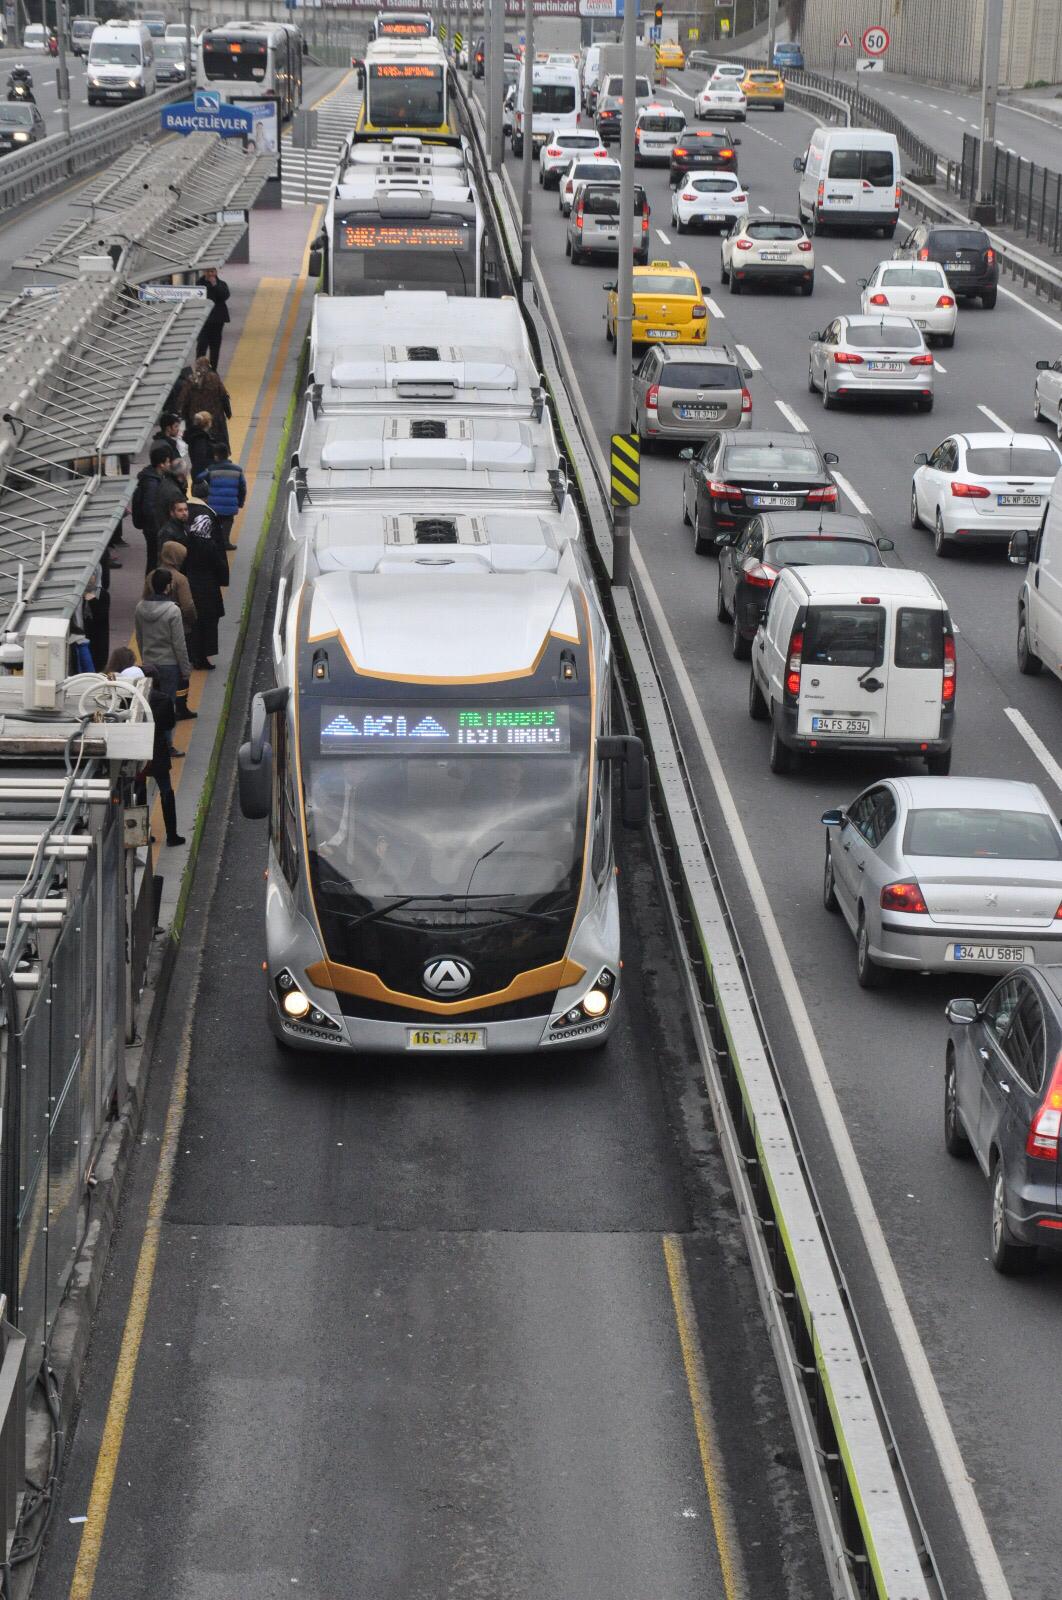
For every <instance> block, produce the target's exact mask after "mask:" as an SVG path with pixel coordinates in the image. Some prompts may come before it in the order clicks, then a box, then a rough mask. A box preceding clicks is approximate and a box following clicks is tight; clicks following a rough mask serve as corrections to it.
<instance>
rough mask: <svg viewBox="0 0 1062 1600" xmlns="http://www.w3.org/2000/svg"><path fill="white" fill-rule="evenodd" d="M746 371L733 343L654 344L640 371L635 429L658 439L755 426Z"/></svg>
mask: <svg viewBox="0 0 1062 1600" xmlns="http://www.w3.org/2000/svg"><path fill="white" fill-rule="evenodd" d="M745 377H746V374H745V373H744V372H743V371H742V368H741V366H740V364H739V362H738V358H737V356H736V355H735V354H734V352H733V350H731V349H730V347H729V345H725V344H720V345H703V346H701V347H700V348H698V347H697V346H695V345H688V344H683V345H661V344H654V345H650V347H649V349H648V350H647V351H646V352H645V355H644V356H643V357H642V360H641V363H640V365H639V367H638V369H637V371H636V372H635V374H634V416H633V418H632V419H631V432H632V433H636V434H637V435H638V437H639V438H640V439H641V441H642V444H643V446H644V448H645V449H646V450H649V449H651V448H652V443H653V440H654V439H686V440H689V439H707V438H708V436H709V434H712V433H718V432H720V430H723V429H730V428H748V427H751V426H752V396H751V395H750V394H749V391H748V389H747V387H746V385H745Z"/></svg>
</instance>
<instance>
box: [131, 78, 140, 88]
mask: <svg viewBox="0 0 1062 1600" xmlns="http://www.w3.org/2000/svg"><path fill="white" fill-rule="evenodd" d="M129 87H130V89H139V88H140V79H139V78H130V79H129Z"/></svg>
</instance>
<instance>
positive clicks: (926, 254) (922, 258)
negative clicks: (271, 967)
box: [918, 245, 929, 261]
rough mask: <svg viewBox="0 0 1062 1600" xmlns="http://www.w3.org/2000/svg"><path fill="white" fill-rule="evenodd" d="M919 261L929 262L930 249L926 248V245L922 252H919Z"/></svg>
mask: <svg viewBox="0 0 1062 1600" xmlns="http://www.w3.org/2000/svg"><path fill="white" fill-rule="evenodd" d="M918 259H919V261H928V260H929V251H928V249H927V248H926V246H925V245H923V246H922V248H921V250H919V252H918Z"/></svg>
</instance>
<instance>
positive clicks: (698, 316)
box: [693, 306, 708, 322]
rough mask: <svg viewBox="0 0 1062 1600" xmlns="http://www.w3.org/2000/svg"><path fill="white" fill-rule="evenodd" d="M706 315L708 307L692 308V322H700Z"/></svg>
mask: <svg viewBox="0 0 1062 1600" xmlns="http://www.w3.org/2000/svg"><path fill="white" fill-rule="evenodd" d="M707 315H708V307H707V306H694V308H693V320H694V322H700V321H701V320H702V319H703V318H704V317H706V316H707Z"/></svg>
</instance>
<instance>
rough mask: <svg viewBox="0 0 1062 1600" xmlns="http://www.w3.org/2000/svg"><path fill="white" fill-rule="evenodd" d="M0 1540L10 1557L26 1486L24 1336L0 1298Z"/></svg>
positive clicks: (5, 1300)
mask: <svg viewBox="0 0 1062 1600" xmlns="http://www.w3.org/2000/svg"><path fill="white" fill-rule="evenodd" d="M0 1419H2V1421H0V1518H2V1519H3V1525H2V1527H0V1538H2V1539H3V1541H4V1542H3V1561H4V1562H6V1561H7V1560H8V1559H9V1558H10V1555H11V1546H12V1545H13V1543H14V1540H15V1529H16V1527H17V1525H18V1515H19V1508H20V1506H21V1502H22V1496H23V1493H24V1491H25V1484H26V1336H25V1334H23V1333H20V1332H19V1330H18V1329H17V1328H13V1327H12V1326H11V1324H10V1322H8V1320H7V1298H6V1296H4V1295H0Z"/></svg>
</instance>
